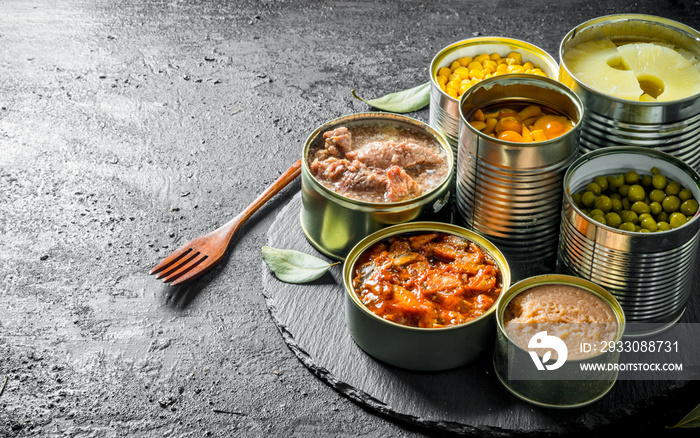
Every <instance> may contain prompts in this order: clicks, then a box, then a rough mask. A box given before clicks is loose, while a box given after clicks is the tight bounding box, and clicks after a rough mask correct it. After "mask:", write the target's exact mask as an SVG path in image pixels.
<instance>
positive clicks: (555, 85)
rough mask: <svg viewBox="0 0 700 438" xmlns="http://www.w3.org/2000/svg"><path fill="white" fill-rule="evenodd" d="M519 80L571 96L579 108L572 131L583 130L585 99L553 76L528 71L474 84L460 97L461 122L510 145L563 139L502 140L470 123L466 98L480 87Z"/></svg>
mask: <svg viewBox="0 0 700 438" xmlns="http://www.w3.org/2000/svg"><path fill="white" fill-rule="evenodd" d="M517 81H525V82H532V83H533V85H538V84H537V82H542V83H544V84H547V85H548V86H550V87H551V89H553V90H556V91H558V92H561V93H562V94H564V95H566V96H567V97H569V98H570V99H571V100H572V101H573V102H574V104H575V105H576V108H578V111H579V118H578V120H576V122H575V123H574V127H573V128H571V131H572V132H573V133H574V134H575V132H576V131H579V130H581V127H582V126H583V118H584V115H585V111H586V110H585V107H584V105H583V101H582V100H581V98H580V97H579V96H578V94H576V93H574V92H573V91H572V90H571V89H570V88H569V87H567V86H566V85H564V84H562V83H561V82H559V81H556V80H554V79H552V78H545V77H542V76H537V75H531V74H526V73H509V74H504V75H499V76H492V77H490V78H488V79H484V80H483V81H481V82H479V83H478V84H474V85H472V86H471V87H469V89H468V90H467V91H465V92H464V93H463V94H462V96H461V97H460V99H459V118H460V121H461V123H463V124H464V125H465V126H467V128H468V129H469V130H471V131H472V132H473V133H474V134H476V135H477V136H479V137H481V138H483V139H486V140H489V141H492V142H495V143H502V144H504V145H508V146H517V147H522V148H536V147H539V146H542V145H548V144H550V143H554V142H557V141H561V138H559V137H555V138H552V139H549V140H545V141H533V142H523V143H520V142H516V141H508V140H502V139H500V138H493V137H491V136H488V135H486V134H484V133H483V132H481V131H479V130H477V129H475V128H474V127H473V126H472V125H471V123H469V122H468V121H467V119H466V115H465V114H463V111H462V105H463V104H464V101H465V100H466V98H467V97H468V96H469V95H470V94H472V93H474V92H476V91H478V90H480V89H485V88H488V87H492V86H494V85H496V84H497V83H500V82H517ZM566 134H568V133H566Z"/></svg>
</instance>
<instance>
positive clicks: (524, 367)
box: [493, 274, 626, 408]
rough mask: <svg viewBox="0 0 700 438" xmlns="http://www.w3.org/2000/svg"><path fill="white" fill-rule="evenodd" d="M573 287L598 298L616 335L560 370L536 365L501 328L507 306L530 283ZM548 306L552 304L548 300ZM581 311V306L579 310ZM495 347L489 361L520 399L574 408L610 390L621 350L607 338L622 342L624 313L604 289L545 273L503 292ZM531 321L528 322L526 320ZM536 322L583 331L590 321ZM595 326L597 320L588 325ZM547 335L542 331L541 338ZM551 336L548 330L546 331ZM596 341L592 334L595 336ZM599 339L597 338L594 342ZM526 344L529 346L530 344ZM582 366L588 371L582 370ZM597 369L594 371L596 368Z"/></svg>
mask: <svg viewBox="0 0 700 438" xmlns="http://www.w3.org/2000/svg"><path fill="white" fill-rule="evenodd" d="M547 285H550V286H560V285H564V286H573V287H576V288H578V289H581V290H583V291H585V292H588V293H591V294H593V295H595V296H596V297H598V298H600V299H602V300H603V301H604V302H605V303H606V304H607V305H609V306H610V310H611V311H612V313H613V314H614V316H615V319H616V325H617V326H616V333H615V337H614V339H610V340H607V341H604V342H601V343H602V344H603V345H591V344H588V346H589V347H592V348H591V349H590V351H592V352H593V353H592V354H590V355H589V356H588V357H579V358H576V357H573V355H572V358H567V359H566V361H565V362H564V363H563V365H562V366H561V367H559V368H554V367H551V366H547V368H546V369H542V368H540V367H536V366H535V364H533V361H534V360H535V358H534V357H533V353H532V352H531V350H530V349H529V348H524V347H523V346H521V345H518V344H517V343H516V342H515V341H514V340H513V339H511V338H510V337H509V335H508V332H507V330H506V326H505V322H506V321H505V314H506V309H507V308H508V305H509V304H510V302H511V301H512V300H513V298H515V297H516V296H517V295H518V294H520V293H522V292H525V291H527V290H529V289H531V288H533V287H539V286H547ZM550 304H551V303H550ZM582 312H585V309H582ZM496 324H497V330H498V331H497V336H496V348H495V350H494V356H493V365H494V371H495V372H496V376H497V377H498V379H499V380H500V381H501V383H502V384H503V386H505V387H506V389H508V390H509V391H510V392H512V393H513V394H514V395H515V396H517V397H518V398H520V399H522V400H524V401H526V402H528V403H531V404H534V405H538V406H543V407H548V408H576V407H580V406H585V405H588V404H590V403H593V402H595V401H596V400H599V399H600V398H601V397H603V396H604V395H605V394H607V393H608V391H610V389H612V387H613V386H614V384H615V382H616V381H617V376H618V371H617V368H615V366H614V365H615V364H617V363H618V361H619V357H620V352H619V351H618V350H615V349H614V348H613V349H607V348H605V347H606V344H605V342H609V343H615V342H618V341H620V339H621V338H622V336H623V334H624V333H625V326H626V322H625V314H624V312H623V310H622V308H621V307H620V304H619V303H618V302H617V301H616V300H615V298H614V297H613V296H612V295H611V294H610V293H609V292H608V291H606V290H605V289H604V288H602V287H600V286H599V285H596V284H594V283H592V282H590V281H588V280H584V279H582V278H577V277H573V276H569V275H559V274H548V275H539V276H535V277H530V278H527V279H525V280H522V281H520V282H518V283H516V284H514V285H513V286H511V288H510V289H509V290H508V291H506V292H505V293H504V294H503V296H502V297H501V300H500V301H499V303H498V308H497V309H496ZM527 324H530V323H527ZM531 324H536V326H535V328H537V330H540V329H541V330H545V331H546V330H548V329H549V330H550V331H553V330H552V329H556V328H557V325H561V326H562V327H563V328H564V329H566V330H565V331H572V332H573V331H574V330H581V329H584V330H585V329H586V328H588V327H590V326H588V327H587V325H588V324H589V323H578V325H576V324H571V323H541V322H539V323H531ZM590 324H591V325H595V323H590ZM546 335H547V333H545V336H546ZM550 336H552V333H550ZM594 339H595V338H594ZM596 341H597V342H600V341H601V340H600V339H596V340H594V341H592V342H596ZM528 347H529V345H528ZM584 367H589V368H588V370H590V371H585V372H582V370H583V369H584ZM596 367H597V370H596Z"/></svg>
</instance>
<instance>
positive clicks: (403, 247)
mask: <svg viewBox="0 0 700 438" xmlns="http://www.w3.org/2000/svg"><path fill="white" fill-rule="evenodd" d="M502 287H503V283H502V278H501V272H500V270H499V268H498V266H497V265H496V263H495V262H494V261H493V260H492V259H491V258H490V257H489V255H488V254H486V253H485V252H484V251H483V250H482V249H481V248H480V247H479V246H478V245H476V244H475V243H473V242H470V241H468V240H466V239H463V238H461V237H458V236H454V235H451V234H446V233H424V234H417V235H412V236H393V237H390V238H387V239H384V240H382V241H380V242H377V243H375V244H374V245H372V247H370V248H368V249H367V250H366V251H365V252H364V253H363V254H362V255H361V256H360V257H359V258H358V260H357V263H356V264H355V267H354V270H353V289H354V290H355V293H356V294H357V296H358V297H359V299H360V301H362V303H363V304H364V305H365V306H366V307H367V308H368V309H369V310H371V311H372V312H374V313H376V314H377V315H379V316H381V317H382V318H384V319H387V320H389V321H393V322H395V323H398V324H403V325H407V326H412V327H423V328H436V327H446V326H453V325H458V324H463V323H465V322H468V321H471V320H472V319H474V318H477V317H479V316H480V315H482V314H484V313H485V312H486V311H487V310H488V309H489V308H490V307H491V306H492V305H493V304H494V303H495V302H496V300H497V299H498V296H499V295H500V294H501V291H502Z"/></svg>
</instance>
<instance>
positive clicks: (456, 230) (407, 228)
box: [343, 221, 510, 333]
mask: <svg viewBox="0 0 700 438" xmlns="http://www.w3.org/2000/svg"><path fill="white" fill-rule="evenodd" d="M421 231H426V232H428V231H438V232H444V233H447V234H452V235H456V236H459V237H463V238H465V239H467V240H469V241H471V242H474V243H476V244H477V245H479V247H480V248H481V249H482V250H484V251H486V252H487V253H488V254H489V256H490V257H491V258H492V259H493V260H494V261H495V262H496V263H497V264H498V267H499V268H500V270H501V284H502V290H501V293H500V295H499V296H498V299H496V302H494V303H493V305H491V307H490V308H489V309H488V310H487V311H486V312H484V313H483V314H482V315H479V316H478V317H476V318H474V319H472V320H470V321H467V322H465V323H463V324H458V325H452V326H447V327H436V328H424V327H412V326H407V325H403V324H399V323H396V322H393V321H389V320H387V319H384V318H382V317H381V316H379V315H377V314H376V313H374V312H372V311H371V310H369V309H368V308H367V307H366V306H365V305H364V304H362V302H361V301H360V299H359V298H358V297H357V294H356V293H355V291H354V289H353V287H352V271H353V269H354V267H355V263H356V262H357V259H358V258H359V256H360V255H362V254H363V253H364V252H365V250H367V249H368V248H369V247H371V246H372V245H374V244H375V243H377V242H379V241H381V240H382V239H385V238H387V237H391V236H396V235H399V234H406V233H415V232H421ZM343 284H344V286H345V288H344V289H345V294H346V295H347V296H348V297H349V298H350V300H351V301H352V303H353V304H354V305H355V306H356V307H359V308H360V309H361V311H362V312H363V313H365V314H367V315H370V317H371V318H373V319H375V320H377V321H382V323H384V324H387V325H389V326H391V327H395V328H397V329H401V330H406V331H415V332H421V333H433V332H434V333H439V332H445V331H452V330H463V329H465V327H468V326H470V325H473V324H476V323H477V322H480V321H481V320H483V319H485V318H487V317H488V316H490V315H493V314H494V313H495V312H496V309H497V307H498V303H499V302H500V300H501V297H502V296H503V295H504V294H505V291H506V290H507V289H508V288H509V287H510V267H509V266H508V261H507V260H506V258H505V257H504V256H503V254H502V253H501V251H500V250H499V249H498V248H497V247H496V246H495V245H494V244H493V243H491V242H490V241H489V240H488V239H486V238H484V237H483V236H481V235H479V234H477V233H475V232H473V231H470V230H467V229H466V228H463V227H460V226H458V225H453V224H448V223H444V222H432V221H420V222H408V223H405V224H398V225H392V226H390V227H387V228H383V229H381V230H379V231H376V232H374V233H372V234H370V235H369V236H367V237H365V238H364V239H362V240H361V241H360V242H358V243H357V244H356V245H355V246H354V247H353V249H351V250H350V252H349V253H348V255H347V257H346V258H345V262H344V265H343Z"/></svg>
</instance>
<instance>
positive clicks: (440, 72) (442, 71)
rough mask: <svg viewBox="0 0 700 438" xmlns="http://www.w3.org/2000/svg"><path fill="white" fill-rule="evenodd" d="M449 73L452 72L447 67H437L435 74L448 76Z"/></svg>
mask: <svg viewBox="0 0 700 438" xmlns="http://www.w3.org/2000/svg"><path fill="white" fill-rule="evenodd" d="M451 74H452V70H450V68H449V67H440V69H438V74H437V75H438V76H444V77H448V76H450V75H451Z"/></svg>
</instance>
